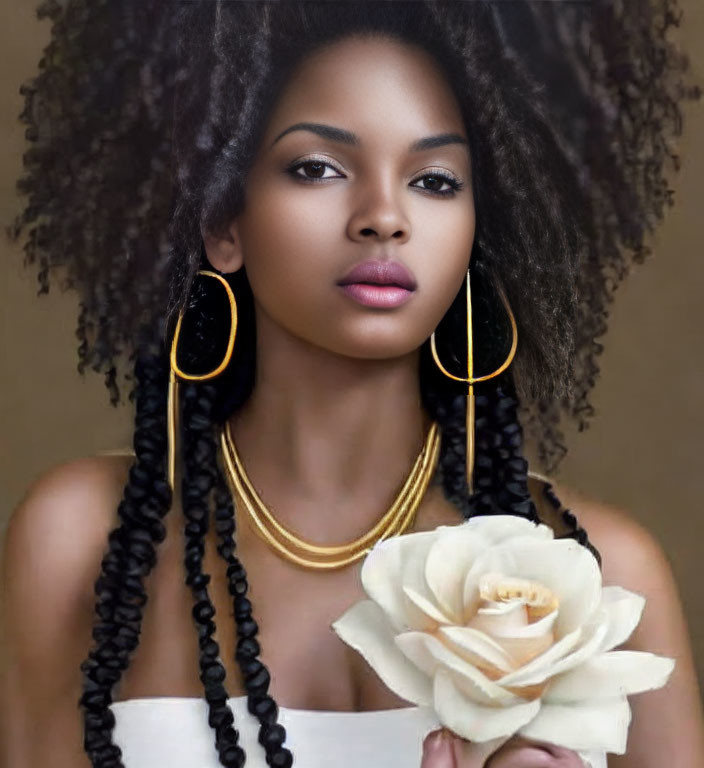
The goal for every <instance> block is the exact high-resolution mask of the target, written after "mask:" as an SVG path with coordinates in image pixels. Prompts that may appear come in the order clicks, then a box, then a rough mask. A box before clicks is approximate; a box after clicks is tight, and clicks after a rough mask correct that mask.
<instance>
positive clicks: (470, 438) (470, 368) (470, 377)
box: [430, 270, 518, 494]
mask: <svg viewBox="0 0 704 768" xmlns="http://www.w3.org/2000/svg"><path fill="white" fill-rule="evenodd" d="M498 290H499V295H500V296H501V300H502V301H503V303H504V306H505V307H506V311H507V312H508V316H509V319H510V320H511V333H512V337H513V338H512V341H511V350H510V351H509V353H508V357H507V358H506V360H505V361H504V362H503V364H502V365H500V366H499V367H498V368H497V369H496V370H495V371H494V372H493V373H489V374H487V375H486V376H474V352H473V345H472V292H471V290H470V285H469V270H467V377H466V378H464V377H461V376H454V375H453V374H451V373H450V372H449V371H447V370H446V369H445V367H444V366H443V364H442V363H441V362H440V358H439V357H438V353H437V349H436V348H435V331H433V333H432V334H431V336H430V350H431V352H432V354H433V359H434V360H435V362H436V364H437V366H438V368H440V370H441V371H442V372H443V373H444V374H445V376H449V378H451V379H454V380H455V381H463V382H464V383H465V384H468V385H469V387H468V391H467V420H466V426H467V487H468V488H469V493H470V494H471V493H473V492H474V484H473V482H472V477H473V474H474V387H473V384H476V383H477V382H478V381H486V380H487V379H493V378H494V376H498V375H499V374H500V373H503V372H504V371H505V370H506V369H507V368H508V366H509V365H510V364H511V361H512V360H513V358H514V356H515V354H516V348H517V346H518V328H517V327H516V318H515V317H514V316H513V312H512V311H511V307H510V305H509V303H508V299H507V298H506V294H505V293H504V292H503V290H502V289H501V288H499V289H498Z"/></svg>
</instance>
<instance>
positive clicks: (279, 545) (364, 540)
mask: <svg viewBox="0 0 704 768" xmlns="http://www.w3.org/2000/svg"><path fill="white" fill-rule="evenodd" d="M221 444H222V452H223V456H224V458H225V465H226V467H227V471H228V476H229V479H230V481H231V483H232V485H233V486H234V490H236V492H237V494H238V495H239V496H240V498H241V499H242V501H243V503H244V508H245V510H246V512H247V514H248V515H249V517H250V519H251V521H252V523H253V524H254V530H255V531H256V533H257V534H258V535H259V536H260V537H261V538H262V539H263V540H264V541H266V542H267V544H269V546H271V547H272V548H273V549H274V550H275V551H276V552H278V553H279V555H281V556H282V557H284V558H285V559H286V560H288V561H289V562H292V563H295V564H296V565H299V566H301V567H303V568H308V569H313V570H333V569H336V568H343V567H344V566H346V565H349V564H350V563H353V562H355V561H356V560H359V559H361V558H362V557H364V556H365V555H366V554H367V552H368V551H369V550H370V549H371V548H372V547H373V546H374V544H376V543H377V541H380V540H381V539H385V538H388V537H389V536H396V535H400V534H402V533H404V532H405V531H407V530H408V529H409V528H410V527H411V525H412V524H413V521H414V520H415V515H416V512H417V510H418V507H419V506H420V503H421V501H422V500H423V496H424V495H425V491H426V489H427V487H428V485H429V484H430V480H431V478H432V476H433V474H434V472H435V468H436V466H437V462H438V458H439V455H440V430H439V427H438V424H437V422H433V424H432V425H431V427H430V429H429V430H428V435H427V437H426V439H425V443H424V445H423V448H422V450H421V452H420V454H419V455H418V458H417V459H416V461H415V463H414V465H413V468H412V469H411V472H410V474H409V475H408V477H407V478H406V482H405V483H404V485H403V488H401V490H400V492H399V494H398V496H397V497H396V499H395V500H394V502H393V504H392V505H391V506H390V507H389V509H388V510H387V511H386V512H385V513H384V515H383V516H382V517H381V518H380V519H379V520H378V521H377V522H376V523H375V524H374V526H373V527H372V528H371V529H370V530H369V531H367V533H365V534H363V535H362V536H360V537H359V538H357V539H355V540H354V541H350V542H348V543H346V544H339V545H334V546H321V545H317V544H311V543H310V542H307V541H305V540H304V539H301V538H300V537H299V536H296V534H295V533H293V531H291V530H290V529H288V528H286V527H285V526H283V525H282V524H281V523H279V522H278V520H276V518H275V517H274V516H273V515H272V514H271V512H270V511H269V510H268V509H267V507H266V505H265V504H264V502H263V501H262V500H261V498H260V497H259V494H258V493H257V492H256V490H255V489H254V486H253V485H252V483H251V481H250V480H249V477H248V476H247V473H246V471H245V468H244V466H243V464H242V461H241V459H240V457H239V454H238V453H237V449H236V447H235V441H234V440H233V438H232V432H231V430H230V425H229V423H226V424H225V426H224V428H223V430H222V433H221Z"/></svg>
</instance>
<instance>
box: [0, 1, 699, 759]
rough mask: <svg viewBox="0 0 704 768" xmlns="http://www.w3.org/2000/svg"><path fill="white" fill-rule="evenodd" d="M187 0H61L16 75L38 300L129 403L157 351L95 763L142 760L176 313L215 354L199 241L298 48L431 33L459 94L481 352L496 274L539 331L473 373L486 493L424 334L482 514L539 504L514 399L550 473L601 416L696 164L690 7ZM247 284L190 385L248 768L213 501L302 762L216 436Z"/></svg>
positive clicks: (496, 340) (111, 593)
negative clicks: (690, 151)
mask: <svg viewBox="0 0 704 768" xmlns="http://www.w3.org/2000/svg"><path fill="white" fill-rule="evenodd" d="M177 5H178V8H177V11H176V12H175V10H174V4H173V3H167V2H163V0H142V1H141V2H136V1H135V0H129V1H128V2H122V3H119V4H117V3H111V2H109V0H90V2H88V0H69V2H67V3H66V4H65V7H64V6H63V5H62V4H60V3H59V2H58V0H45V1H44V2H42V4H41V5H40V7H39V11H38V15H39V16H40V17H45V16H46V17H50V18H51V20H52V25H53V26H52V38H51V42H50V43H49V45H48V47H47V49H46V51H45V54H44V56H43V58H42V60H41V61H40V64H39V73H38V75H37V76H36V77H35V78H33V79H32V80H31V81H29V82H28V83H26V84H25V85H23V87H22V89H21V90H22V92H23V93H24V95H25V98H26V103H25V108H24V110H23V112H22V114H21V119H22V120H23V121H24V122H25V123H26V125H27V126H28V127H27V131H26V137H27V139H28V140H29V142H31V145H32V146H31V147H30V148H29V149H28V150H27V151H26V153H25V155H24V166H25V173H24V175H23V177H22V178H21V179H20V180H19V182H18V190H19V191H20V192H21V193H23V194H25V195H27V196H28V202H27V205H26V206H25V208H24V210H23V211H22V213H21V214H19V215H18V216H17V218H16V219H15V220H14V222H13V223H12V224H11V226H10V227H9V228H8V233H9V235H10V236H11V237H12V238H14V239H18V238H19V237H20V236H21V235H22V234H26V235H27V240H26V243H25V245H24V249H25V253H26V261H27V262H28V263H30V264H35V265H36V266H37V267H38V275H39V284H40V292H46V291H48V290H49V285H50V280H51V278H52V276H53V274H54V273H57V274H60V275H61V277H62V280H63V282H62V286H64V287H72V288H74V289H75V290H77V291H78V293H79V297H80V313H79V318H78V328H77V336H78V339H79V368H80V370H83V369H84V368H85V367H86V366H89V367H91V368H93V369H94V370H96V371H99V372H102V373H103V374H104V375H105V378H106V383H107V385H108V387H109V389H110V392H111V399H112V401H113V402H118V401H119V398H120V383H121V379H123V378H124V379H131V374H130V372H129V368H128V362H129V359H134V360H135V365H136V367H135V375H136V384H135V386H134V387H133V394H134V395H135V396H136V431H135V442H134V445H135V454H136V458H135V463H134V465H133V467H132V470H131V472H130V478H129V482H128V485H127V487H126V489H125V495H124V499H123V501H122V503H121V505H120V507H119V510H118V513H119V516H120V520H121V523H120V526H119V527H118V528H117V529H116V530H115V531H113V532H112V533H111V535H110V537H109V549H108V552H107V554H106V555H105V557H104V559H103V563H102V566H101V575H100V577H99V579H98V581H97V582H96V585H95V589H96V595H97V596H98V602H97V604H96V612H97V615H98V617H99V619H100V622H99V623H97V624H96V626H95V628H94V633H93V638H94V640H95V643H96V645H95V647H94V648H93V649H92V650H91V651H90V654H89V657H88V658H87V659H86V661H85V662H84V664H83V665H82V670H83V672H84V673H85V683H84V693H83V696H82V697H81V700H80V704H81V706H83V708H84V724H85V748H86V751H87V753H88V755H89V756H90V758H91V760H92V762H93V764H94V765H95V766H100V768H108V766H111V767H112V766H121V765H122V763H121V761H120V757H121V751H120V749H119V747H117V746H116V745H115V744H113V743H112V738H111V731H112V728H113V726H114V724H115V719H114V715H113V714H112V712H111V711H110V709H109V705H110V702H111V691H112V688H113V686H114V685H115V684H116V683H117V682H118V680H119V679H120V677H121V675H122V672H124V670H125V669H126V668H127V666H128V664H129V660H130V653H131V652H132V651H133V650H134V649H135V648H136V645H137V643H138V637H139V628H140V626H141V618H142V612H141V608H142V607H143V606H144V604H145V602H146V595H145V592H144V577H145V576H146V575H147V574H148V573H149V571H150V570H151V569H152V568H153V567H154V564H155V562H156V552H155V544H157V543H158V542H159V541H161V540H162V539H163V537H164V535H165V534H164V527H163V525H162V524H161V522H160V520H161V518H163V516H164V515H165V514H167V513H168V510H169V508H170V505H171V493H170V489H169V488H168V485H167V484H165V472H166V421H165V419H166V416H165V411H166V386H167V379H168V370H169V364H168V359H167V355H166V353H165V350H166V348H167V346H168V344H167V341H168V338H169V333H170V329H171V328H172V323H173V319H174V318H175V316H176V315H177V314H178V313H180V312H183V311H185V310H186V309H188V310H193V313H194V314H195V315H196V316H197V319H196V322H195V323H192V332H191V333H190V334H189V336H190V340H189V338H187V339H186V343H185V345H184V350H183V354H184V355H185V356H186V359H187V360H188V361H189V362H193V363H194V364H203V359H204V358H206V359H207V358H208V357H209V356H210V355H211V354H214V350H215V351H216V347H217V338H216V337H217V334H211V333H209V332H208V333H206V332H205V331H204V328H205V327H206V326H208V324H210V326H212V325H213V312H214V310H213V308H212V307H211V306H210V304H211V302H209V301H208V300H207V296H206V300H203V297H204V293H203V287H202V286H201V285H200V281H198V280H196V279H195V278H196V274H197V272H198V270H199V268H201V266H202V265H203V263H204V258H205V257H204V250H203V233H205V232H209V233H214V234H217V233H219V232H222V231H223V230H224V229H225V227H226V225H227V224H228V223H229V222H230V221H232V219H233V218H234V217H235V216H236V215H237V214H238V213H239V212H240V211H241V210H242V209H243V205H244V192H245V186H246V178H247V172H248V169H249V166H250V164H251V162H252V158H253V157H254V155H255V153H256V151H257V148H258V144H257V142H258V139H259V137H260V136H261V134H262V128H263V126H264V123H265V121H266V118H267V116H268V114H269V113H270V110H271V108H272V106H273V105H274V104H275V102H276V99H277V98H278V96H279V95H280V94H281V92H282V89H283V88H285V86H286V83H287V77H288V75H289V73H290V72H291V71H292V68H293V67H294V66H295V65H296V63H297V62H299V61H300V60H302V58H303V57H305V56H306V55H308V54H309V53H310V52H311V51H313V50H315V49H316V48H318V47H320V46H322V45H326V44H329V43H331V42H333V41H335V40H337V39H341V38H342V37H344V36H347V35H350V34H377V35H379V34H380V35H383V36H386V37H389V38H392V39H397V40H401V41H404V42H407V43H411V44H413V45H416V46H419V47H421V48H423V49H424V50H426V51H428V52H429V53H430V54H431V55H432V56H433V57H434V58H435V60H436V61H437V62H438V64H439V65H440V66H441V68H442V69H443V71H444V73H445V74H446V76H447V80H448V82H449V83H450V85H451V87H452V88H453V91H454V93H455V96H456V98H457V102H458V105H459V107H460V109H461V112H462V115H463V118H464V122H465V126H466V129H467V135H468V137H469V141H470V150H471V154H472V158H473V175H472V186H473V192H474V199H475V208H476V222H477V224H476V233H475V240H474V244H473V249H472V254H471V260H472V271H473V275H474V277H475V278H476V279H475V280H473V296H475V295H476V311H475V316H474V320H473V323H474V327H475V333H476V335H477V339H478V342H477V343H478V350H479V353H480V358H481V359H485V360H486V361H487V365H489V364H490V362H491V361H492V360H493V359H494V358H496V357H501V355H502V354H503V351H502V350H503V348H504V346H505V343H506V333H505V329H504V328H503V327H502V323H500V322H498V320H497V318H498V317H499V315H498V314H497V312H499V311H500V310H499V309H497V301H496V295H497V291H498V289H501V290H502V291H503V292H504V293H505V295H506V296H507V298H508V301H509V303H510V305H511V307H512V309H513V312H514V314H515V317H516V321H517V325H518V331H519V338H520V346H519V350H518V353H517V356H516V359H515V362H514V364H513V366H512V368H511V369H510V371H509V372H506V373H504V374H502V376H501V377H499V378H498V379H495V380H492V381H491V382H487V383H483V384H482V385H479V386H477V419H476V433H477V435H476V445H477V456H476V464H475V476H474V477H475V489H474V493H473V494H472V495H469V494H468V488H467V485H466V479H465V477H464V464H465V460H466V456H465V444H466V434H465V424H464V421H465V410H464V409H465V395H466V391H465V388H464V387H463V386H461V385H457V384H456V383H454V382H450V381H447V380H446V379H445V378H444V377H443V376H442V375H441V374H440V373H439V371H438V370H437V369H436V368H435V366H434V365H433V363H432V360H431V359H430V357H429V349H428V344H427V342H426V343H424V345H423V346H422V347H421V356H420V371H419V376H420V383H421V393H422V396H423V404H424V407H425V408H426V409H427V410H428V412H429V413H430V414H431V416H432V417H433V418H434V419H435V420H436V421H438V422H439V424H440V426H441V430H442V444H441V455H440V461H439V468H438V472H437V474H436V477H435V478H434V481H435V482H437V483H441V485H442V488H443V491H444V493H445V496H446V497H447V498H448V499H450V500H451V501H452V503H453V504H454V505H455V506H456V507H457V509H458V511H459V513H460V514H461V515H462V516H464V517H470V516H472V515H477V514H492V513H495V512H497V511H508V512H510V513H512V514H516V515H520V516H523V517H527V518H528V519H531V520H534V521H538V520H539V517H538V515H537V511H536V508H535V505H534V503H533V501H532V499H531V496H530V494H529V492H528V483H527V472H528V465H527V461H526V459H525V458H524V457H523V455H522V445H523V427H522V425H521V419H519V409H522V411H523V414H522V416H523V417H524V418H523V422H524V424H525V425H526V426H527V428H529V429H530V430H531V431H532V432H534V433H535V434H536V435H537V437H538V444H539V452H540V458H541V461H542V462H543V463H544V464H545V465H546V466H547V467H548V469H549V470H552V469H554V468H555V466H557V464H558V462H559V460H560V458H561V456H562V454H563V453H564V451H565V448H564V445H563V438H562V433H561V430H560V423H561V419H562V417H563V416H565V415H566V416H568V417H570V418H573V419H576V420H577V422H578V424H579V427H580V428H584V427H585V426H586V425H587V424H588V420H589V418H590V417H591V415H592V414H593V409H592V406H591V405H590V403H589V392H590V390H591V388H592V386H593V384H594V382H595V380H596V377H597V375H598V371H599V369H598V364H597V358H598V355H599V353H600V352H601V345H600V344H599V342H598V341H597V339H598V338H599V337H601V336H602V335H603V334H604V332H605V330H606V321H607V318H608V309H609V304H610V302H611V301H612V299H613V293H614V291H615V290H616V288H617V286H618V284H619V283H620V281H621V280H622V279H623V278H624V277H625V275H626V274H627V273H628V271H629V269H630V266H631V264H632V263H633V262H640V261H642V260H643V259H644V258H645V257H646V256H647V255H648V253H649V248H648V245H647V243H646V239H647V235H648V233H650V232H651V231H652V230H653V229H654V228H655V226H656V225H657V224H658V223H659V221H660V220H661V219H662V217H663V215H664V211H665V208H666V207H667V206H669V205H672V202H673V198H672V192H671V190H670V189H669V186H668V181H667V173H668V171H669V170H676V169H677V167H678V157H677V155H676V153H675V150H674V139H675V138H676V137H677V136H678V135H679V134H680V133H681V130H682V115H681V104H682V102H683V101H685V100H687V99H693V98H697V97H698V96H699V89H698V88H696V87H694V86H691V85H688V84H687V82H686V81H685V75H686V71H687V60H686V57H685V56H684V55H683V54H682V53H681V52H680V51H678V50H677V49H676V47H675V46H674V45H673V44H672V43H670V42H669V41H668V40H667V32H668V30H669V29H670V28H671V27H673V26H676V25H678V24H679V22H680V16H679V14H678V9H677V5H676V0H624V2H622V3H620V4H611V3H606V2H603V3H602V2H595V3H588V4H580V3H542V2H532V1H530V0H526V1H525V2H518V3H505V2H502V3H495V4H491V3H489V2H452V1H451V0H420V1H419V2H402V1H398V2H396V1H394V2H324V1H318V2H315V1H311V0H286V1H285V2H284V1H279V2H262V1H260V2H251V3H250V2H223V1H222V0H220V1H218V2H208V3H203V2H197V1H194V0H189V1H188V2H179V3H178V4H177ZM227 279H228V281H229V282H230V283H231V285H232V287H233V290H234V291H235V294H236V296H237V303H238V310H239V312H241V313H242V314H241V318H242V320H241V324H240V328H239V329H238V338H237V345H236V352H235V355H234V356H233V360H232V362H231V364H230V366H229V367H228V369H227V370H226V371H225V373H224V374H223V375H222V376H221V377H220V378H219V379H218V380H217V383H216V384H210V383H208V384H190V383H189V384H188V385H187V386H185V387H183V390H182V403H181V405H182V409H183V420H182V421H183V426H182V440H183V446H184V448H183V458H184V466H183V488H182V490H183V511H184V516H185V518H186V521H187V523H186V534H187V540H186V553H185V565H186V570H187V576H186V582H187V584H188V585H189V586H190V587H191V588H192V591H193V598H194V608H193V619H194V623H195V626H196V629H197V631H198V636H199V646H200V652H201V655H200V670H201V680H202V682H203V684H204V688H205V697H206V700H207V702H208V706H209V723H210V725H211V726H212V727H213V728H214V729H215V731H216V747H217V750H218V756H219V760H220V762H221V764H222V765H225V766H240V765H242V764H243V763H244V759H245V756H244V752H243V751H242V749H241V747H239V745H238V737H239V734H238V732H237V730H236V728H235V727H234V720H233V715H232V712H231V710H230V709H229V707H228V706H227V693H226V691H225V688H224V686H223V684H222V683H223V680H224V679H225V670H224V667H223V665H222V664H221V662H220V661H218V645H217V643H216V642H215V640H214V639H213V632H214V628H215V625H214V623H213V621H212V619H213V616H214V613H215V609H214V607H213V604H212V602H211V601H210V598H209V596H208V592H207V584H208V582H209V580H210V576H209V575H207V574H204V573H203V570H202V558H203V547H204V545H203V541H204V537H205V534H206V533H207V531H208V524H209V522H208V521H209V509H210V507H211V506H214V508H215V521H216V522H215V526H216V531H217V533H218V536H219V537H220V542H221V543H220V545H219V547H218V552H219V553H220V555H221V556H222V557H223V558H224V559H225V560H226V561H227V563H228V568H227V577H228V588H229V591H230V594H231V596H232V598H233V601H234V612H235V619H236V623H237V633H238V637H239V640H238V645H237V652H236V660H237V663H238V665H239V669H240V671H241V673H242V678H243V681H244V684H245V688H246V692H247V700H248V707H249V711H250V712H252V713H253V714H255V715H256V716H257V717H258V719H259V722H260V732H259V741H260V743H261V744H262V746H263V747H264V749H265V750H266V754H267V763H268V764H269V765H271V766H290V765H291V764H292V760H293V756H292V755H291V752H290V751H289V750H288V749H287V748H286V747H285V746H284V742H285V735H286V734H285V730H284V729H283V727H282V726H281V725H280V724H279V723H277V716H278V708H277V705H276V702H275V701H274V700H273V698H272V697H271V696H270V695H269V693H268V687H269V682H270V677H269V673H268V670H267V669H266V667H265V666H264V664H263V663H262V662H261V660H260V658H259V655H260V650H261V649H260V647H259V644H258V642H257V639H256V636H257V630H258V627H257V624H256V621H255V620H254V618H253V613H252V605H251V602H250V601H249V599H248V598H247V589H248V584H247V578H246V573H245V571H244V568H243V566H242V564H241V562H240V561H239V559H238V558H237V557H236V555H235V540H234V537H233V535H234V532H235V527H234V519H235V517H234V508H233V501H232V498H231V495H230V493H229V491H228V487H227V484H226V481H225V479H224V475H223V471H222V468H221V466H220V464H219V457H218V455H217V450H216V442H215V436H216V433H217V430H218V428H219V426H220V424H222V422H223V421H224V420H225V419H227V418H229V416H230V415H231V414H232V413H233V412H234V411H235V410H236V409H237V408H239V407H240V406H241V405H242V403H243V402H244V401H245V400H246V399H247V398H248V397H249V395H250V393H251V391H252V387H253V385H254V370H255V365H256V360H255V356H254V348H255V346H254V338H255V336H254V334H255V327H254V314H253V309H252V295H251V288H250V287H249V283H248V281H247V277H246V271H245V270H244V269H242V270H240V271H239V272H238V273H236V274H234V275H232V276H228V278H227ZM473 303H475V299H474V298H473ZM464 312H465V305H464V303H463V295H462V291H460V292H459V293H458V295H457V297H456V298H455V300H454V301H453V303H452V306H451V307H450V309H449V310H448V312H447V314H446V316H445V317H444V318H443V320H442V321H441V324H440V326H438V328H439V330H441V333H440V334H439V337H442V338H439V339H438V343H439V348H440V354H441V356H442V357H443V359H451V360H454V361H455V363H456V364H457V365H458V366H459V365H461V363H462V362H463V361H462V355H461V353H460V352H458V350H457V349H455V348H453V346H452V344H451V340H452V339H455V340H456V339H458V338H462V337H463V334H464V332H465V321H464ZM189 314H192V313H190V312H189ZM218 325H219V323H217V322H216V323H215V326H218ZM210 326H208V327H210ZM208 339H215V341H212V342H208V341H207V340H208ZM442 339H444V342H443V341H442ZM545 495H546V499H548V500H549V501H550V502H551V503H552V504H553V505H554V506H555V507H556V509H559V510H560V511H561V513H562V518H563V520H564V521H565V522H566V524H567V526H568V528H569V534H568V535H570V536H572V537H574V538H575V539H577V540H578V541H579V542H580V543H582V544H583V545H584V546H587V547H589V548H590V550H591V551H592V552H593V553H594V555H595V556H596V557H597V559H599V555H598V552H597V551H596V550H595V549H594V548H593V547H592V546H591V544H590V542H589V540H588V537H587V534H586V532H585V531H584V530H583V529H582V528H581V527H580V526H579V524H578V522H577V521H576V519H575V518H574V516H573V515H572V514H571V513H570V512H569V511H568V510H565V509H564V508H562V506H561V505H560V502H559V500H558V499H557V497H556V496H555V495H554V493H553V492H552V490H551V488H550V486H549V485H548V486H547V488H546V489H545Z"/></svg>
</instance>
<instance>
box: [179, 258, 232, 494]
mask: <svg viewBox="0 0 704 768" xmlns="http://www.w3.org/2000/svg"><path fill="white" fill-rule="evenodd" d="M197 274H199V275H203V277H214V278H215V279H216V280H218V281H220V283H221V284H222V285H223V287H224V288H225V291H226V293H227V298H228V300H229V302H230V337H229V339H228V341H227V349H226V350H225V356H224V357H223V359H222V362H221V363H220V364H219V365H218V366H217V367H216V368H213V370H212V371H208V373H199V374H193V373H186V372H185V371H183V370H181V368H180V367H179V365H178V357H177V354H176V353H177V349H178V339H179V336H180V334H181V324H182V322H183V315H184V312H181V313H180V314H179V316H178V320H177V321H176V328H175V330H174V337H173V339H172V340H171V355H170V358H169V359H170V369H171V370H170V372H169V399H168V411H169V412H168V431H167V440H168V480H169V485H170V486H171V491H172V493H173V490H174V478H175V475H176V420H177V419H176V415H177V410H178V405H177V404H178V379H179V378H181V379H184V380H186V381H206V380H207V379H212V378H214V377H215V376H219V375H220V374H221V373H222V372H223V371H224V370H225V368H227V366H228V364H229V363H230V360H231V358H232V351H233V350H234V348H235V337H236V335H237V302H236V301H235V294H234V293H233V292H232V288H230V285H229V283H228V282H227V280H225V278H224V277H222V275H218V274H217V273H216V272H211V271H210V270H207V269H201V270H199V271H198V273H197ZM177 377H178V378H177Z"/></svg>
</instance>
